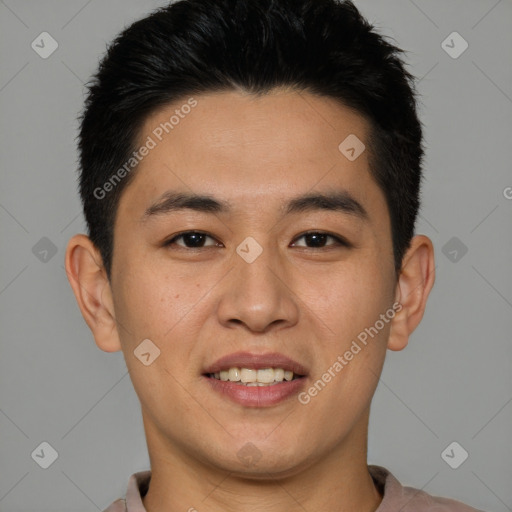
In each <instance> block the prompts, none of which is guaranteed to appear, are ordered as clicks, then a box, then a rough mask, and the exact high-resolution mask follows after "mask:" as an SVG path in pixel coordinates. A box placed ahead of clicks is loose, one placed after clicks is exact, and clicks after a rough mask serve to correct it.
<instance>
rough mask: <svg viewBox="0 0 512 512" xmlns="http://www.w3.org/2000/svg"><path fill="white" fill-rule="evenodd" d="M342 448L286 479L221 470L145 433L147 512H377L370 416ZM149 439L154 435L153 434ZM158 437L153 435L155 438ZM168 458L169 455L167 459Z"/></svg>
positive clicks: (273, 475) (341, 444)
mask: <svg viewBox="0 0 512 512" xmlns="http://www.w3.org/2000/svg"><path fill="white" fill-rule="evenodd" d="M363 416H366V417H365V418H362V419H361V425H360V427H362V428H354V429H353V430H352V432H351V433H350V435H349V436H347V437H346V438H345V439H344V440H343V442H341V443H340V444H339V445H338V446H335V447H330V449H329V450H326V452H327V453H325V454H323V456H320V457H319V458H318V459H317V460H314V461H312V460H311V459H310V460H309V461H307V462H304V463H301V465H300V466H301V467H300V468H295V469H294V470H291V471H290V472H289V473H288V474H287V475H280V474H275V473H272V471H271V469H270V468H269V469H268V470H267V471H265V473H264V474H263V475H261V474H260V475H259V476H258V477H252V476H247V475H244V474H240V473H233V472H229V471H223V470H219V468H215V467H213V466H211V465H208V464H204V463H203V462H200V461H198V460H197V458H194V457H191V456H190V455H188V454H186V453H184V452H182V451H180V450H177V449H175V447H173V449H172V450H170V449H169V446H168V445H167V444H166V443H165V442H163V441H162V439H163V438H162V437H159V436H158V435H156V432H149V431H148V430H149V429H148V428H147V429H146V437H147V439H148V449H149V453H150V460H151V469H152V474H151V481H150V485H149V490H148V492H147V494H146V496H145V497H143V500H142V501H143V503H144V506H145V508H146V511H147V512H164V511H165V512H181V511H189V512H194V511H198V512H220V511H222V512H235V511H236V512H254V511H255V510H256V511H258V510H261V511H263V510H264V511H265V512H304V510H323V511H324V512H349V511H353V510H358V511H360V512H374V511H375V510H376V509H377V508H378V506H379V504H380V502H381V500H382V497H381V496H380V494H379V492H378V491H377V489H376V487H375V485H374V483H373V480H372V478H371V476H370V473H369V471H368V466H367V464H366V453H367V425H368V422H367V419H368V418H367V415H363ZM148 434H149V435H148ZM151 434H153V435H151ZM162 454H165V455H162Z"/></svg>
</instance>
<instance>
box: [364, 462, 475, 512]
mask: <svg viewBox="0 0 512 512" xmlns="http://www.w3.org/2000/svg"><path fill="white" fill-rule="evenodd" d="M368 470H369V471H370V474H371V476H372V478H373V480H374V482H375V485H376V486H377V487H378V488H379V490H380V492H381V494H382V496H383V498H382V502H381V504H380V506H379V508H378V509H377V510H376V511H375V512H395V511H397V510H400V511H401V512H483V511H482V510H478V509H476V508H473V507H470V506H469V505H466V504H465V503H462V502H460V501H457V500H454V499H450V498H444V497H440V496H432V495H430V494H428V493H426V492H425V491H422V490H421V489H415V488H414V487H406V486H402V484H401V483H400V482H399V481H398V480H397V479H396V478H395V477H394V476H393V475H392V474H391V473H390V472H389V471H388V470H387V469H386V468H383V467H381V466H368Z"/></svg>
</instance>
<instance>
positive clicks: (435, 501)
mask: <svg viewBox="0 0 512 512" xmlns="http://www.w3.org/2000/svg"><path fill="white" fill-rule="evenodd" d="M368 470H369V471H370V474H371V476H372V478H373V481H374V482H375V484H376V485H377V487H378V488H379V489H380V490H381V493H383V498H382V502H381V504H380V505H379V507H378V508H377V510H376V511H375V512H427V511H428V512H483V511H481V510H478V509H476V508H473V507H470V506H468V505H465V504H464V503H461V502H460V501H456V500H452V499H448V498H441V497H438V496H431V495H430V494H427V493H426V492H424V491H421V490H419V489H414V488H413V487H403V486H402V485H401V484H400V482H399V481H398V480H397V479H396V478H395V477H394V476H393V475H392V474H391V473H390V472H389V471H388V470H387V469H386V468H383V467H381V466H368ZM150 478H151V471H141V472H140V473H134V474H133V475H132V476H131V477H130V480H129V482H128V489H127V491H126V499H119V500H117V501H114V503H112V505H110V507H108V508H107V509H105V510H104V511H103V512H146V509H145V508H144V505H143V503H142V496H145V494H146V492H147V490H148V487H149V480H150Z"/></svg>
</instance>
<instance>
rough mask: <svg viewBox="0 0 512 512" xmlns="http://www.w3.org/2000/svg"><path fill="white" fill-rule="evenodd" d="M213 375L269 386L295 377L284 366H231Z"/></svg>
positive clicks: (212, 375) (221, 378) (227, 379)
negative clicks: (256, 368) (256, 367)
mask: <svg viewBox="0 0 512 512" xmlns="http://www.w3.org/2000/svg"><path fill="white" fill-rule="evenodd" d="M210 376H211V377H214V378H215V379H218V380H222V381H230V382H240V383H241V384H245V385H246V386H268V385H272V384H274V383H277V382H283V380H286V381H290V380H292V379H293V378H294V374H293V372H292V371H291V370H283V369H282V368H263V369H260V370H254V369H250V368H230V369H229V370H222V371H220V372H216V373H213V374H210Z"/></svg>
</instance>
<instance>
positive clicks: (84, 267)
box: [65, 235, 121, 352]
mask: <svg viewBox="0 0 512 512" xmlns="http://www.w3.org/2000/svg"><path fill="white" fill-rule="evenodd" d="M65 267H66V275H67V277H68V280H69V283H70V285H71V288H72V289H73V293H74V294H75V298H76V301H77V303H78V307H79V308H80V311H81V313H82V316H83V317H84V320H85V322H86V323H87V325H88V326H89V328H90V329H91V331H92V333H93V335H94V339H95V340H96V344H97V345H98V347H99V348H101V349H102V350H104V351H105V352H116V351H118V350H121V343H120V340H119V336H118V332H117V326H116V321H115V315H114V306H113V301H112V293H111V288H110V283H109V281H108V278H107V276H106V272H105V269H104V267H103V264H102V259H101V255H100V253H99V251H98V249H97V248H96V247H95V246H94V244H93V243H92V242H91V240H90V239H89V237H87V236H85V235H75V236H73V237H72V238H71V239H70V241H69V242H68V246H67V249H66V257H65Z"/></svg>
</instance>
